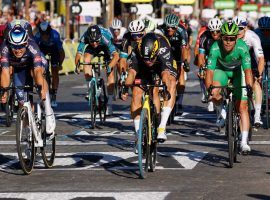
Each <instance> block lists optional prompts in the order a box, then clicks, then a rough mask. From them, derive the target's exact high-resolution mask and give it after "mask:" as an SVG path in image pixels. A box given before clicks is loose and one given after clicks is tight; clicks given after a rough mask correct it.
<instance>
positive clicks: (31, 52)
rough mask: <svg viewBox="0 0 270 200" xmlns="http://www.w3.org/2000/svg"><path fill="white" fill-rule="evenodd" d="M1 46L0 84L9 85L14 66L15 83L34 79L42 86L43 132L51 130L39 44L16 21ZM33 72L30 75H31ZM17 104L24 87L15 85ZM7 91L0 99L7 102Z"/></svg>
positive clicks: (48, 96) (44, 63) (51, 114)
mask: <svg viewBox="0 0 270 200" xmlns="http://www.w3.org/2000/svg"><path fill="white" fill-rule="evenodd" d="M7 37H8V38H7V41H5V42H4V43H3V46H2V49H1V66H2V72H1V87H3V88H6V87H8V86H9V85H10V76H11V73H10V70H11V67H10V66H12V68H13V81H14V86H25V85H31V84H32V81H33V79H34V81H35V83H36V84H37V85H41V86H42V90H41V97H40V98H41V99H42V100H43V101H44V106H45V113H46V132H47V133H48V134H52V133H54V129H55V117H54V113H53V110H52V108H51V102H50V95H49V91H48V85H47V82H46V80H45V79H44V76H43V74H44V71H45V67H46V65H47V61H46V59H45V58H44V56H42V53H41V51H40V49H39V48H38V45H37V44H36V43H35V41H34V40H32V39H30V38H29V36H28V33H27V31H26V30H25V29H24V28H23V27H22V26H20V25H15V26H14V27H13V28H12V29H11V30H10V31H9V34H8V36H7ZM31 74H32V75H31ZM16 96H17V98H18V101H19V104H20V105H23V102H24V91H23V90H21V89H16ZM6 101H7V92H5V93H4V95H3V96H2V102H3V103H6Z"/></svg>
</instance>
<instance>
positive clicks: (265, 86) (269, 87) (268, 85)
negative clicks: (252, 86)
mask: <svg viewBox="0 0 270 200" xmlns="http://www.w3.org/2000/svg"><path fill="white" fill-rule="evenodd" d="M269 65H270V62H269V61H268V62H267V63H266V65H265V69H264V73H263V80H262V90H263V106H262V108H263V110H264V112H263V113H264V114H265V128H266V129H268V128H269V121H270V113H269V106H270V103H269V100H270V97H269V93H270V79H269V78H268V67H269Z"/></svg>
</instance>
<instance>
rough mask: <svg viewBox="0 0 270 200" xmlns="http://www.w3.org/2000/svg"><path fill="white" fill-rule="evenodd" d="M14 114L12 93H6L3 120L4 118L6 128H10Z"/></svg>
mask: <svg viewBox="0 0 270 200" xmlns="http://www.w3.org/2000/svg"><path fill="white" fill-rule="evenodd" d="M13 113H14V102H13V95H12V92H11V91H10V90H9V91H8V98H7V103H5V114H6V115H5V118H6V126H7V127H10V126H11V123H12V120H13Z"/></svg>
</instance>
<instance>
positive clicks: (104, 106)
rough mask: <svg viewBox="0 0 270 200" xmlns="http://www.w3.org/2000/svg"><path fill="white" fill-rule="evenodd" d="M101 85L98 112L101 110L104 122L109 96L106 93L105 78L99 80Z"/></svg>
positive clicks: (100, 114) (101, 119)
mask: <svg viewBox="0 0 270 200" xmlns="http://www.w3.org/2000/svg"><path fill="white" fill-rule="evenodd" d="M99 87H100V89H101V93H100V95H99V97H98V101H99V104H98V112H99V117H100V122H101V123H104V122H105V121H106V110H107V102H108V97H107V94H106V86H105V83H104V80H103V79H100V80H99Z"/></svg>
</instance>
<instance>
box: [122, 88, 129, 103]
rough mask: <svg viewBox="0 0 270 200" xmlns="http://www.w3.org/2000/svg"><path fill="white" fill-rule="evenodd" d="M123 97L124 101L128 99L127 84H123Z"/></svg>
mask: <svg viewBox="0 0 270 200" xmlns="http://www.w3.org/2000/svg"><path fill="white" fill-rule="evenodd" d="M121 99H122V100H123V101H126V100H127V99H128V87H126V86H123V88H122V92H121Z"/></svg>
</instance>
